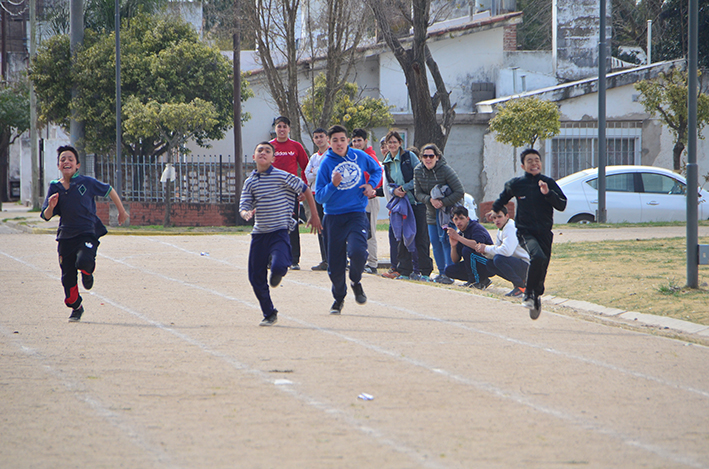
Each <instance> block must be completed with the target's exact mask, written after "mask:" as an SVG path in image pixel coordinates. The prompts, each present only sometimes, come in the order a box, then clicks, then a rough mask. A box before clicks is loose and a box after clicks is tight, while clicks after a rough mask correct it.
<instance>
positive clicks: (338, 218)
mask: <svg viewBox="0 0 709 469" xmlns="http://www.w3.org/2000/svg"><path fill="white" fill-rule="evenodd" d="M323 226H324V231H325V247H326V249H327V273H328V275H329V276H330V281H331V282H332V296H333V297H334V298H335V300H337V301H342V300H344V299H345V296H347V284H346V283H345V274H346V269H347V258H348V257H349V259H350V280H351V281H352V282H353V283H359V282H360V280H362V272H363V271H364V264H365V263H366V262H367V255H368V253H367V233H368V232H369V220H368V219H367V214H366V213H365V212H350V213H343V214H341V215H325V219H324V220H323Z"/></svg>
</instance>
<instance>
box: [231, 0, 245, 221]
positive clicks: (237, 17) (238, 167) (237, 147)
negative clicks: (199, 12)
mask: <svg viewBox="0 0 709 469" xmlns="http://www.w3.org/2000/svg"><path fill="white" fill-rule="evenodd" d="M233 41H234V42H233V44H234V59H233V62H234V100H233V101H234V169H235V177H236V190H235V192H236V193H235V197H234V200H235V203H236V207H235V214H236V219H235V221H236V224H237V225H240V224H241V221H242V220H241V216H239V202H240V201H241V200H240V199H241V185H242V184H243V182H244V174H243V168H242V165H243V158H242V156H241V154H242V143H241V0H234V37H233Z"/></svg>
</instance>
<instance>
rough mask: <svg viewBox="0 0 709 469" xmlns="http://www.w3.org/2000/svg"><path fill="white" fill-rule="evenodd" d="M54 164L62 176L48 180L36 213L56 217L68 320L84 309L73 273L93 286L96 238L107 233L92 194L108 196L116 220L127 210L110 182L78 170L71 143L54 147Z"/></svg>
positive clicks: (120, 220) (75, 318) (74, 319)
mask: <svg viewBox="0 0 709 469" xmlns="http://www.w3.org/2000/svg"><path fill="white" fill-rule="evenodd" d="M57 166H58V167H59V171H60V172H61V173H62V177H61V178H60V179H57V180H55V181H52V182H51V183H50V184H49V190H48V191H47V198H46V199H45V200H44V204H43V205H42V212H41V213H40V217H42V218H43V219H44V220H47V221H49V219H50V218H52V217H53V216H54V215H59V217H60V219H59V228H58V229H57V243H58V247H57V250H58V251H59V266H60V267H61V270H62V285H63V286H64V304H66V305H67V306H68V307H69V308H71V309H72V311H71V316H69V322H77V321H79V320H81V315H82V314H83V312H84V307H83V306H82V305H81V295H79V287H78V285H77V275H78V273H79V271H80V272H81V281H82V283H83V285H84V288H86V289H87V290H90V289H91V287H93V285H94V275H93V274H94V269H95V268H96V250H97V249H98V245H99V241H98V239H99V238H100V237H101V236H103V235H105V234H106V233H107V231H106V227H105V226H103V223H101V220H100V219H99V218H98V217H97V216H96V202H95V201H94V197H97V196H99V197H110V198H111V200H112V201H113V203H114V204H116V207H117V208H118V223H119V224H122V223H123V222H125V221H126V220H127V219H128V213H127V212H126V211H125V209H124V208H123V204H122V203H121V199H120V197H119V196H118V194H117V193H116V191H114V190H113V188H112V187H111V186H110V185H108V184H105V183H103V182H100V181H97V180H96V179H94V178H92V177H89V176H83V175H81V174H79V168H80V167H81V163H80V162H79V153H78V152H77V151H76V149H75V148H74V147H71V146H68V145H67V146H62V147H59V148H58V149H57Z"/></svg>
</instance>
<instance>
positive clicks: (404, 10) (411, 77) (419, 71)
mask: <svg viewBox="0 0 709 469" xmlns="http://www.w3.org/2000/svg"><path fill="white" fill-rule="evenodd" d="M366 2H367V5H369V7H370V8H371V9H372V12H373V13H374V18H375V19H376V20H377V25H378V27H379V30H380V32H381V34H382V37H383V38H384V41H385V42H386V43H387V45H388V46H389V48H390V49H391V51H392V52H393V53H394V56H395V57H396V60H397V61H398V62H399V65H400V66H401V69H402V71H403V72H404V76H405V77H406V87H407V89H408V92H409V98H410V100H411V111H412V113H413V117H414V145H416V146H421V145H425V144H426V143H429V142H432V143H435V144H436V145H438V146H439V148H441V149H443V148H444V147H445V145H446V142H447V141H448V136H449V134H450V129H451V127H452V126H453V121H454V120H455V104H451V101H450V93H449V92H448V91H447V89H446V84H445V83H444V81H443V77H442V76H441V72H440V70H439V68H438V64H437V63H436V61H435V60H434V58H433V56H432V55H431V51H430V50H429V48H428V45H427V44H426V39H427V37H428V32H427V30H428V26H429V24H430V22H429V20H430V15H429V11H430V7H431V0H410V1H404V0H394V1H393V4H394V5H395V6H396V7H397V9H398V13H399V15H400V16H401V17H402V18H404V19H405V20H406V22H408V23H409V24H410V25H411V26H412V27H413V37H412V38H411V40H410V48H408V49H407V48H405V46H404V44H403V42H402V40H401V39H400V38H399V37H398V36H399V35H398V34H397V28H396V24H395V23H394V21H396V20H395V19H392V18H391V15H389V14H387V12H388V10H387V7H386V6H385V3H386V4H387V5H390V4H391V3H392V2H385V0H366ZM426 69H428V71H429V72H430V73H431V76H432V77H433V81H434V83H435V88H436V92H435V93H434V94H433V96H430V92H429V86H428V77H427V74H426ZM439 105H440V106H441V111H442V120H441V122H440V123H439V122H438V118H437V115H436V113H437V109H438V106H439Z"/></svg>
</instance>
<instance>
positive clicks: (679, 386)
mask: <svg viewBox="0 0 709 469" xmlns="http://www.w3.org/2000/svg"><path fill="white" fill-rule="evenodd" d="M150 240H151V241H155V242H159V243H160V244H164V245H167V246H171V247H174V248H176V249H179V250H181V251H183V252H186V253H188V254H192V255H197V256H199V255H200V254H199V253H196V252H194V251H190V250H188V249H184V248H182V247H179V246H176V245H174V244H171V243H167V242H164V241H156V240H153V239H150ZM210 259H211V260H213V261H215V262H219V263H222V264H225V265H228V266H231V267H234V268H237V269H240V270H246V269H245V268H244V267H242V266H238V265H235V264H233V263H230V262H228V261H225V260H221V259H217V258H213V257H210ZM289 277H290V276H286V277H284V278H283V280H282V281H283V282H284V283H285V282H288V283H292V284H294V285H299V286H302V287H307V288H312V289H315V290H320V291H325V292H328V293H329V292H330V289H329V288H327V287H322V286H319V285H313V284H312V283H306V282H300V281H298V280H293V279H292V278H289ZM196 288H198V287H196ZM446 291H447V293H453V294H458V295H467V294H466V293H463V292H458V291H455V290H446ZM486 299H487V300H490V301H497V302H499V301H500V300H498V299H494V298H486ZM368 302H369V303H371V304H375V305H377V306H381V307H384V308H387V309H390V310H396V311H400V312H402V313H406V314H409V315H411V316H415V317H417V318H420V319H424V320H427V321H432V322H437V323H440V324H446V325H449V326H453V327H456V328H458V329H463V330H466V331H468V332H474V333H476V334H480V335H486V336H489V337H494V338H496V339H500V340H503V341H506V342H510V343H513V344H515V345H520V346H523V347H530V348H533V349H537V350H541V351H544V352H547V353H550V354H552V355H557V356H560V357H564V358H566V359H569V360H576V361H579V362H582V363H587V364H590V365H595V366H597V367H600V368H605V369H608V370H611V371H615V372H617V373H621V374H625V375H629V376H633V377H635V378H639V379H644V380H647V381H652V382H655V383H658V384H661V385H663V386H668V387H671V388H674V389H680V390H682V391H685V392H689V393H694V394H698V395H700V396H702V397H705V398H709V391H707V390H703V389H698V388H695V387H692V386H686V385H684V384H681V383H676V382H673V381H668V380H666V379H663V378H659V377H657V376H652V375H648V374H645V373H640V372H638V371H633V370H629V369H626V368H623V367H619V366H616V365H613V364H611V363H606V362H603V361H601V360H596V359H593V358H587V357H584V356H581V355H576V354H574V353H569V352H564V351H562V350H557V349H555V348H553V347H550V346H547V345H542V344H535V343H532V342H527V341H524V340H520V339H516V338H514V337H510V336H507V335H504V334H499V333H496V332H490V331H486V330H482V329H478V328H475V327H471V326H469V325H467V324H462V323H460V322H456V321H451V320H449V319H443V318H440V317H437V316H432V315H430V314H422V313H419V312H417V311H414V310H411V309H408V308H404V307H402V306H398V305H395V304H390V303H385V302H382V301H377V300H371V299H370V300H368ZM546 314H553V313H546ZM557 316H559V317H562V318H567V317H566V316H563V315H557ZM698 347H702V346H698Z"/></svg>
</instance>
